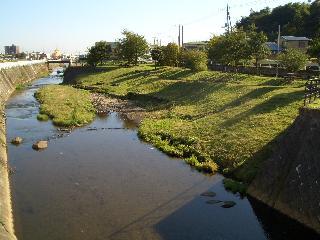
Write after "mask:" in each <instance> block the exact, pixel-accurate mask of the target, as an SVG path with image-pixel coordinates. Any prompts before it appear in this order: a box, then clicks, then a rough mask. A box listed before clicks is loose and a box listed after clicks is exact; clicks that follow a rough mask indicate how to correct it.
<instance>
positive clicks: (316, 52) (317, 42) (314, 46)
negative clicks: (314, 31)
mask: <svg viewBox="0 0 320 240" xmlns="http://www.w3.org/2000/svg"><path fill="white" fill-rule="evenodd" d="M308 54H309V55H310V56H311V57H315V58H318V59H320V38H316V39H313V40H312V43H311V45H310V47H309V49H308Z"/></svg>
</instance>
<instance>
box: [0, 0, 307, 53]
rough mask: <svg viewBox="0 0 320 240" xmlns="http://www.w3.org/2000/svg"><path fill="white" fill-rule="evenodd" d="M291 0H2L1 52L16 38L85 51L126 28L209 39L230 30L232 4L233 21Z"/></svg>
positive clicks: (164, 37) (36, 45)
mask: <svg viewBox="0 0 320 240" xmlns="http://www.w3.org/2000/svg"><path fill="white" fill-rule="evenodd" d="M289 2H308V1H302V0H300V1H288V0H218V1H216V0H176V1H174V0H158V1H155V0H131V1H129V0H122V1H120V0H118V1H117V0H113V1H110V0H53V1H48V0H0V6H1V14H0V52H4V48H3V46H5V45H11V44H15V45H18V46H20V48H21V50H22V51H27V52H30V51H43V52H46V53H51V52H52V51H53V50H54V49H56V48H58V49H60V50H62V51H63V52H65V53H72V54H78V53H84V52H85V51H86V49H87V48H88V47H90V46H91V45H92V44H94V42H96V41H100V40H105V41H115V40H117V39H119V38H121V32H122V30H124V29H127V30H130V31H134V32H136V33H139V34H142V35H144V36H145V38H146V39H147V41H148V42H149V43H153V39H154V38H158V39H161V42H162V44H166V43H168V42H177V38H178V25H179V24H183V25H184V40H185V42H188V41H201V40H208V39H210V37H211V36H212V35H219V34H221V33H223V32H224V29H223V28H222V27H223V26H224V24H225V22H226V20H225V19H226V6H227V4H229V5H230V8H231V9H230V12H231V21H232V24H234V23H236V22H237V21H238V20H240V19H241V17H242V16H247V15H249V14H250V10H253V11H259V10H260V9H263V8H265V7H270V8H274V7H276V6H279V5H284V4H286V3H289Z"/></svg>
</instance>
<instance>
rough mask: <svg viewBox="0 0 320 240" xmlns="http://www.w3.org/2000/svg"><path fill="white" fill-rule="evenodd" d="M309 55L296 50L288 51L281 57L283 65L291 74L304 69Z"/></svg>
mask: <svg viewBox="0 0 320 240" xmlns="http://www.w3.org/2000/svg"><path fill="white" fill-rule="evenodd" d="M307 59H308V58H307V55H306V54H305V53H303V52H301V51H299V50H296V49H288V50H287V51H286V52H285V53H281V54H280V55H279V60H280V61H281V62H282V65H283V66H284V67H285V68H286V69H287V70H288V71H290V72H297V71H299V70H300V69H302V68H303V67H304V66H305V65H306V62H307Z"/></svg>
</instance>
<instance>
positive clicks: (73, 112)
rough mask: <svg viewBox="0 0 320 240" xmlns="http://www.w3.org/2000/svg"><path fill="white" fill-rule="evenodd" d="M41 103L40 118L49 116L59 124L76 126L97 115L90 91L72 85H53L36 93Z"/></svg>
mask: <svg viewBox="0 0 320 240" xmlns="http://www.w3.org/2000/svg"><path fill="white" fill-rule="evenodd" d="M36 98H37V99H38V101H39V102H40V103H41V106H40V115H38V119H39V118H41V119H43V118H45V115H47V116H49V117H50V118H51V119H52V121H53V123H54V124H55V125H57V126H64V127H74V126H82V125H85V124H88V123H90V122H91V121H92V120H93V119H94V117H95V110H94V107H93V105H92V103H91V99H90V93H88V92H87V91H84V90H79V89H75V88H72V87H70V86H61V85H53V86H46V87H43V88H41V89H40V90H39V91H38V92H37V93H36Z"/></svg>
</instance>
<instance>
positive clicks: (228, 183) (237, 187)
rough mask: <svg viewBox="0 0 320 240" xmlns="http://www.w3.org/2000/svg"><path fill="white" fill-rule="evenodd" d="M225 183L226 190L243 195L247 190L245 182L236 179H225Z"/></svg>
mask: <svg viewBox="0 0 320 240" xmlns="http://www.w3.org/2000/svg"><path fill="white" fill-rule="evenodd" d="M223 185H224V187H225V189H226V190H228V191H230V192H232V193H240V194H241V195H244V194H246V192H247V186H246V185H245V184H243V183H241V182H237V181H234V180H232V179H227V178H226V179H224V180H223Z"/></svg>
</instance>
